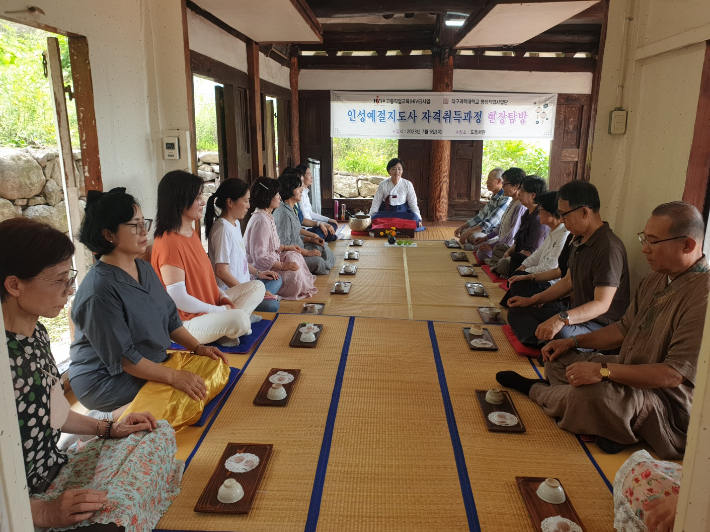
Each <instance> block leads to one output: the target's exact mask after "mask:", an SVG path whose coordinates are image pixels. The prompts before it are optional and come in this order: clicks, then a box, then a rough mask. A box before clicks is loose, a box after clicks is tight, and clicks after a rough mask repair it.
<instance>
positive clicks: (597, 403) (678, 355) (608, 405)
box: [496, 201, 710, 459]
mask: <svg viewBox="0 0 710 532" xmlns="http://www.w3.org/2000/svg"><path fill="white" fill-rule="evenodd" d="M703 233H704V223H703V218H702V216H701V215H700V213H699V212H698V210H697V209H696V208H695V207H693V206H692V205H690V204H688V203H684V202H681V201H676V202H672V203H666V204H663V205H660V206H658V207H657V208H656V209H655V210H654V211H653V214H652V215H651V218H650V219H649V220H648V222H647V223H646V227H645V229H644V231H643V232H642V233H639V240H640V241H641V244H642V246H643V248H642V251H643V253H644V254H645V255H646V260H647V261H648V263H649V265H650V266H651V269H653V271H654V273H651V274H650V275H648V276H647V277H646V278H645V279H644V280H643V281H642V282H641V284H640V285H639V287H638V290H637V291H636V296H635V298H634V300H633V301H632V303H631V305H630V306H629V308H628V310H627V311H626V314H625V315H624V316H623V317H622V318H621V320H619V321H618V322H617V323H613V324H611V325H608V326H607V327H604V328H603V329H599V330H596V331H594V332H591V333H589V334H585V335H582V336H579V337H578V338H574V337H570V338H566V339H560V340H554V341H552V342H550V343H549V344H547V345H546V346H545V347H544V348H543V351H542V353H543V357H544V358H545V360H546V363H545V373H546V375H547V379H548V380H547V381H545V380H537V379H526V378H524V377H522V376H520V375H518V374H517V373H515V372H512V371H502V372H499V373H498V374H497V375H496V379H497V380H498V382H499V383H501V384H502V385H504V386H507V387H510V388H514V389H516V390H518V391H521V392H522V393H525V394H527V395H529V396H530V398H531V399H533V400H534V401H535V402H537V403H538V404H539V405H540V406H542V408H543V410H544V411H545V413H547V414H548V415H549V416H551V417H554V418H556V419H557V425H558V426H559V427H560V428H563V429H565V430H568V431H570V432H573V433H575V434H593V435H595V436H597V444H598V445H599V446H600V447H601V449H602V450H604V451H606V452H612V453H614V452H619V451H620V450H621V449H623V446H624V445H629V444H632V443H635V442H638V441H639V440H641V439H644V440H646V441H647V442H648V443H649V444H650V445H651V446H652V447H653V449H654V450H655V451H656V453H658V455H659V456H660V457H661V458H663V459H679V458H682V457H683V453H684V452H685V444H686V436H687V431H688V421H689V419H690V406H691V401H692V397H693V389H694V386H695V376H696V371H697V365H698V353H699V351H700V343H701V341H702V330H703V325H704V323H705V310H706V307H707V299H708V291H709V289H710V274H709V273H708V270H709V268H708V264H707V262H706V260H705V257H704V256H703V251H702V245H703ZM619 346H621V352H620V354H619V355H601V354H590V353H580V352H578V351H576V350H573V348H575V347H577V348H595V349H613V348H615V347H619Z"/></svg>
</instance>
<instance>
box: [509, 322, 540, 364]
mask: <svg viewBox="0 0 710 532" xmlns="http://www.w3.org/2000/svg"><path fill="white" fill-rule="evenodd" d="M501 328H502V329H503V334H505V337H506V338H507V339H508V341H509V342H510V345H512V346H513V349H515V352H516V353H518V354H519V355H523V356H526V357H534V358H537V357H539V356H540V354H541V353H542V351H540V350H539V349H535V348H534V347H528V346H526V345H523V344H521V343H520V340H518V338H517V337H516V336H515V333H514V332H513V328H512V327H511V326H510V325H503V327H501Z"/></svg>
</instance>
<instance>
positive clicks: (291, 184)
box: [279, 174, 302, 201]
mask: <svg viewBox="0 0 710 532" xmlns="http://www.w3.org/2000/svg"><path fill="white" fill-rule="evenodd" d="M279 185H280V186H281V190H280V192H281V199H282V200H283V201H286V200H287V199H291V198H292V197H293V196H294V194H293V191H294V190H296V189H297V188H298V187H300V186H301V185H302V183H301V178H300V177H299V176H298V175H296V174H283V175H282V176H281V177H279Z"/></svg>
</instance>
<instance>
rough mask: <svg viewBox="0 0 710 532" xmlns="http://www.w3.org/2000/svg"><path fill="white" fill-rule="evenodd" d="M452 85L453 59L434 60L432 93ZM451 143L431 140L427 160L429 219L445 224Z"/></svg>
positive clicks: (446, 89)
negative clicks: (429, 153) (429, 154)
mask: <svg viewBox="0 0 710 532" xmlns="http://www.w3.org/2000/svg"><path fill="white" fill-rule="evenodd" d="M453 84H454V57H453V56H452V55H449V56H447V57H446V59H444V60H442V59H441V58H440V57H439V56H437V57H435V58H434V83H433V87H432V90H433V91H434V92H451V91H452V89H453ZM450 167H451V141H450V140H432V141H431V157H430V158H429V218H430V219H431V220H432V221H435V222H445V221H446V219H447V218H448V211H449V170H450Z"/></svg>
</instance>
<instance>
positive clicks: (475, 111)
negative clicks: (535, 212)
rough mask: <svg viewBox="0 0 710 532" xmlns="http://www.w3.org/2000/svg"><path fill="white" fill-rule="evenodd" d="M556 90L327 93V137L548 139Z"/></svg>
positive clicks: (554, 106)
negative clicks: (328, 104) (520, 91)
mask: <svg viewBox="0 0 710 532" xmlns="http://www.w3.org/2000/svg"><path fill="white" fill-rule="evenodd" d="M556 108H557V95H556V94H521V93H487V92H486V93H484V92H384V93H382V92H381V93H376V92H350V91H331V93H330V133H331V136H332V137H346V138H378V139H438V140H504V139H505V140H507V139H510V140H526V139H548V140H549V139H552V138H553V135H554V132H555V110H556Z"/></svg>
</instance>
